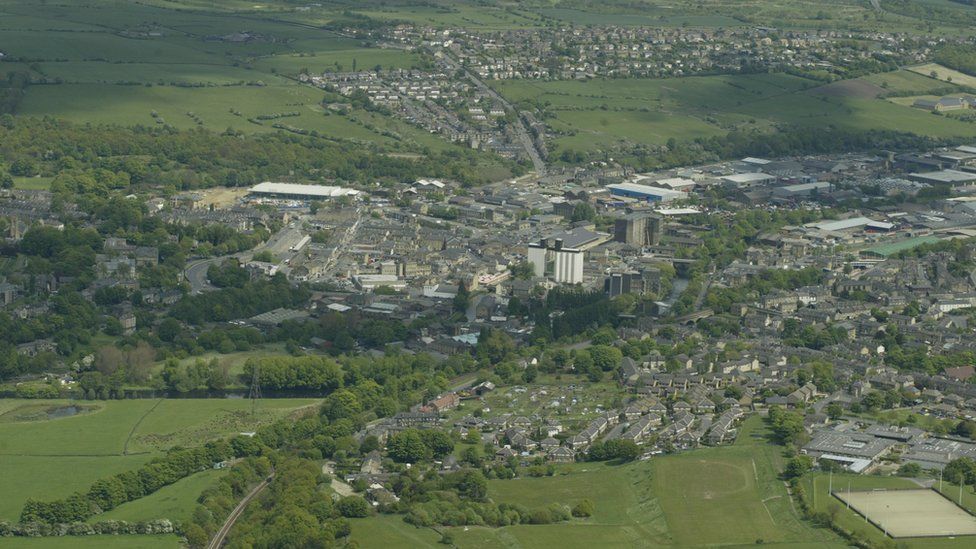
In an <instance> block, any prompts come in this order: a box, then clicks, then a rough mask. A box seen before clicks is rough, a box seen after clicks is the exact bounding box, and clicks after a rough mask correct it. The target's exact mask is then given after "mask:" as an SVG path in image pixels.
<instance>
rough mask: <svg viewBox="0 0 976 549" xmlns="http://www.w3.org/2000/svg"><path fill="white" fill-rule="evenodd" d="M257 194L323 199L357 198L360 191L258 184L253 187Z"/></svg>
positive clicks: (286, 184) (268, 183)
mask: <svg viewBox="0 0 976 549" xmlns="http://www.w3.org/2000/svg"><path fill="white" fill-rule="evenodd" d="M250 192H252V193H255V194H282V195H295V196H318V197H322V198H335V197H340V196H355V195H357V194H359V191H357V190H355V189H346V188H344V187H332V186H326V185H299V184H296V183H271V182H267V181H266V182H264V183H258V184H257V185H255V186H253V187H251V191H250Z"/></svg>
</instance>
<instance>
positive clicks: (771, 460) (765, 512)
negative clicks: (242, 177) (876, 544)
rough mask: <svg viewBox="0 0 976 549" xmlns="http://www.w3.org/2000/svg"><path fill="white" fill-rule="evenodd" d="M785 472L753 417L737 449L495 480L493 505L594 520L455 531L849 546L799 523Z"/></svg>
mask: <svg viewBox="0 0 976 549" xmlns="http://www.w3.org/2000/svg"><path fill="white" fill-rule="evenodd" d="M781 465H782V456H781V448H779V447H775V446H771V445H769V444H768V443H767V442H766V438H765V426H764V425H763V423H762V421H761V420H760V419H759V418H758V417H754V418H752V419H750V420H748V421H747V422H746V423H745V424H744V425H743V428H742V434H741V436H740V442H739V443H737V444H736V445H734V446H728V447H720V448H706V449H700V450H694V451H691V452H686V453H682V454H677V455H671V456H663V457H660V458H651V459H650V460H649V461H643V462H638V463H632V464H628V465H623V466H613V465H607V464H603V463H575V464H569V465H561V466H559V472H558V473H557V475H556V476H554V477H545V478H523V479H517V480H492V481H489V496H490V497H491V498H492V499H493V500H494V501H496V502H512V503H516V502H517V503H520V504H522V505H525V506H527V507H529V508H533V507H539V506H545V505H548V504H550V503H560V504H565V505H570V506H572V505H574V504H575V503H577V502H578V501H579V500H581V499H583V498H589V499H591V500H592V501H593V502H594V503H595V506H596V509H595V512H594V515H593V516H592V517H591V518H589V519H582V520H581V519H574V520H572V521H570V522H568V523H562V524H553V525H542V526H540V525H519V526H511V527H505V528H478V527H469V528H452V529H450V530H451V534H452V535H453V536H454V539H455V542H456V544H457V545H458V546H459V547H525V548H530V547H566V548H572V547H581V548H582V547H660V546H669V547H706V546H715V545H722V546H736V545H742V546H747V545H754V544H755V543H756V540H758V539H762V540H763V542H764V543H765V544H769V545H779V546H782V547H810V548H813V547H843V546H844V544H842V543H840V542H839V541H838V539H837V538H836V536H834V535H833V534H832V533H831V532H829V531H827V530H823V529H816V528H813V527H811V526H810V525H809V524H808V523H806V522H804V521H803V520H801V519H800V518H799V516H798V514H797V513H798V512H797V511H796V510H795V509H794V508H793V506H792V505H791V503H790V500H789V497H788V496H787V494H786V488H785V486H784V484H783V482H782V481H781V480H779V479H778V478H777V471H778V470H779V468H780V467H781ZM702 524H709V525H711V526H710V527H709V528H703V527H702ZM400 543H401V544H403V543H405V542H404V541H402V540H401V541H400Z"/></svg>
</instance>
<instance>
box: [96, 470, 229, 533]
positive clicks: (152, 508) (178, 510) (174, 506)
mask: <svg viewBox="0 0 976 549" xmlns="http://www.w3.org/2000/svg"><path fill="white" fill-rule="evenodd" d="M226 473H227V470H226V469H213V470H210V471H203V472H200V473H197V474H195V475H193V476H190V477H187V478H185V479H183V480H180V481H179V482H176V483H175V484H171V485H169V486H164V487H163V488H161V489H160V490H159V491H157V492H155V493H153V494H150V495H148V496H146V497H144V498H139V499H137V500H135V501H130V502H128V503H123V504H122V505H120V506H118V507H116V508H115V509H112V510H111V511H109V512H107V513H102V514H100V515H95V516H94V517H92V518H91V519H89V522H101V521H105V520H125V521H129V522H139V521H146V520H153V519H161V518H165V519H170V520H172V521H180V522H184V521H187V520H189V519H190V518H191V517H192V516H193V510H194V508H195V507H196V504H197V498H199V497H200V494H201V493H202V492H203V491H204V490H206V489H207V488H209V487H210V486H212V485H213V484H214V483H215V482H216V481H217V480H218V479H220V477H221V476H223V475H224V474H226Z"/></svg>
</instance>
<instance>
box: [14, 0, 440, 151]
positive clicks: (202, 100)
mask: <svg viewBox="0 0 976 549" xmlns="http://www.w3.org/2000/svg"><path fill="white" fill-rule="evenodd" d="M266 7H267V8H268V9H263V8H259V7H258V6H255V5H253V4H250V5H248V4H240V3H236V2H227V3H221V5H219V6H218V5H217V4H214V3H212V2H211V3H199V2H198V3H195V2H179V1H178V2H166V1H154V2H148V3H131V2H120V1H117V0H95V1H93V2H88V3H85V4H84V5H82V4H77V5H76V4H73V3H62V4H48V5H45V6H44V8H43V11H42V13H43V16H42V15H40V14H39V12H38V9H37V5H36V4H35V3H34V2H30V1H28V0H0V33H2V35H3V37H4V43H3V52H4V53H5V54H6V60H5V61H4V62H3V63H2V64H0V74H4V75H5V74H7V73H8V72H11V71H16V72H21V73H26V74H28V75H30V77H31V79H32V80H33V81H34V82H35V84H34V85H32V86H30V87H29V88H28V89H27V93H26V95H25V97H24V99H23V101H22V102H21V103H20V105H19V106H18V109H17V113H18V114H24V115H34V116H46V115H50V116H55V117H59V118H63V119H66V120H71V121H75V122H93V123H109V124H121V125H135V124H142V125H146V126H153V125H162V124H167V125H171V126H174V127H177V128H183V129H186V128H194V127H202V128H206V129H209V130H212V131H218V132H221V131H224V130H225V129H228V128H230V129H233V130H236V131H241V132H247V133H254V132H270V131H280V129H277V128H274V127H273V125H275V124H278V125H281V126H285V127H286V128H288V129H295V130H301V131H306V132H312V131H314V132H318V133H320V134H322V135H323V136H333V137H339V138H344V139H352V140H359V141H362V142H363V143H371V144H377V145H380V146H384V147H388V148H390V149H391V150H401V149H418V148H423V147H430V148H433V149H435V150H442V149H445V148H450V147H453V145H451V144H449V143H447V142H445V141H444V140H441V139H439V138H437V137H436V136H432V135H430V134H429V133H428V132H425V131H423V130H421V129H418V128H416V127H415V126H412V125H410V124H407V123H405V122H402V121H399V120H396V119H393V118H391V117H387V116H382V115H379V114H375V113H371V112H367V111H365V110H362V109H353V110H352V111H351V112H350V113H349V114H348V115H346V116H340V115H336V114H330V113H328V112H327V111H326V110H325V109H324V108H323V107H322V103H323V101H325V100H326V94H325V93H324V92H322V91H320V90H317V89H314V88H312V87H310V86H306V85H303V84H300V83H298V82H297V81H295V80H293V79H292V78H293V77H294V76H296V75H297V74H298V73H299V72H300V71H302V70H308V71H311V72H313V73H315V72H322V71H324V70H351V69H352V68H353V65H355V66H356V67H357V68H362V69H372V68H374V67H376V66H381V67H384V68H411V67H417V66H422V65H423V63H424V61H423V59H422V57H421V56H420V55H418V54H415V53H410V52H405V51H401V50H395V49H379V48H373V47H369V45H368V44H367V43H365V42H363V41H361V40H356V39H353V38H349V37H346V36H341V35H338V34H336V33H334V32H331V31H328V30H324V29H321V28H316V27H315V26H313V25H309V24H308V23H307V22H305V21H302V20H301V17H294V16H295V15H296V12H294V11H293V8H294V6H290V5H288V4H285V3H277V2H271V3H269V5H268V6H266ZM336 13H337V12H335V11H331V12H329V14H328V15H329V16H328V17H324V18H323V20H322V21H321V23H327V22H328V21H329V20H331V19H332V17H334V16H335V15H336ZM310 16H311V15H310ZM240 33H248V35H249V36H250V38H248V39H245V40H238V39H236V38H234V37H235V35H240ZM330 100H333V99H330ZM282 113H288V114H289V116H287V117H281V118H277V119H274V120H267V119H266V120H259V118H261V117H265V118H267V117H269V116H272V115H276V114H282ZM293 113H297V115H294V116H292V114H293ZM249 119H250V120H249Z"/></svg>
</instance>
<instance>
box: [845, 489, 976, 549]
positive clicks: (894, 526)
mask: <svg viewBox="0 0 976 549" xmlns="http://www.w3.org/2000/svg"><path fill="white" fill-rule="evenodd" d="M834 495H835V496H836V497H837V498H838V499H840V500H841V501H843V502H844V503H846V504H850V507H851V508H852V509H854V510H855V511H857V512H858V513H860V514H861V515H863V516H865V517H867V519H868V520H870V521H871V522H873V523H874V524H875V525H876V526H878V527H880V528H881V529H882V530H884V531H885V532H886V533H887V534H888V535H890V536H891V537H894V538H906V537H938V536H969V535H976V517H973V516H972V515H970V514H969V513H968V512H966V511H965V510H964V509H962V508H961V507H959V506H957V505H956V504H954V503H952V502H951V501H949V500H948V499H946V498H945V497H943V496H942V495H941V494H939V493H938V492H936V491H934V490H871V491H863V492H844V491H835V492H834ZM974 541H976V540H974Z"/></svg>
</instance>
